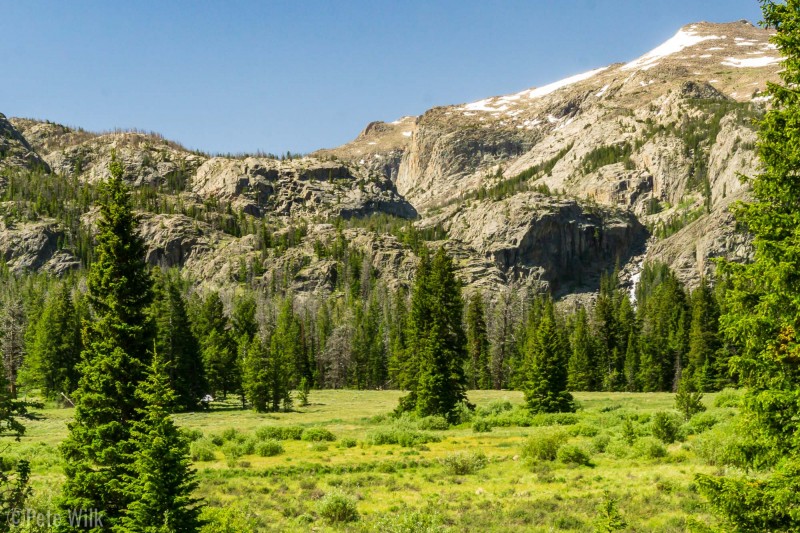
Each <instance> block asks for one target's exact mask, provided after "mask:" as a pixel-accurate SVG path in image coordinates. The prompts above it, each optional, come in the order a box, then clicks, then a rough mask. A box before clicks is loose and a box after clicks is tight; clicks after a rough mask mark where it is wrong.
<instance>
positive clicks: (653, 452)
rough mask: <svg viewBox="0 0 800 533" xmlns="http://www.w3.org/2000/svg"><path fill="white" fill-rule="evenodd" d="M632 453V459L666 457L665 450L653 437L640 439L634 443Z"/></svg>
mask: <svg viewBox="0 0 800 533" xmlns="http://www.w3.org/2000/svg"><path fill="white" fill-rule="evenodd" d="M632 452H633V455H634V457H641V458H643V459H659V458H661V457H666V455H667V448H666V447H665V446H664V443H663V441H661V440H660V439H657V438H655V437H642V438H640V439H638V440H637V441H636V442H635V443H634V445H633V450H632Z"/></svg>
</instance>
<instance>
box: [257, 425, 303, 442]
mask: <svg viewBox="0 0 800 533" xmlns="http://www.w3.org/2000/svg"><path fill="white" fill-rule="evenodd" d="M303 432H304V429H303V428H302V427H300V426H286V427H280V426H263V427H260V428H258V429H257V430H256V438H257V439H258V440H268V439H272V440H300V438H301V437H302V436H303Z"/></svg>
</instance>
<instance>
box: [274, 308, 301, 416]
mask: <svg viewBox="0 0 800 533" xmlns="http://www.w3.org/2000/svg"><path fill="white" fill-rule="evenodd" d="M302 348H303V346H302V339H301V331H300V323H299V321H298V320H297V317H296V315H295V314H294V307H293V304H292V298H291V297H287V298H285V299H284V300H283V302H281V304H280V307H279V311H278V319H277V321H276V323H275V330H274V331H273V332H272V335H271V337H270V339H269V355H268V361H269V365H268V372H267V383H268V384H269V401H270V403H271V409H272V410H273V411H278V410H279V409H280V408H281V406H283V408H284V409H289V408H291V406H292V396H291V391H292V387H293V385H294V384H295V383H296V382H299V380H300V378H301V377H302V376H300V377H298V376H297V375H296V370H297V368H298V360H299V359H300V358H301V357H304V356H305V354H304V353H302V351H301V350H302ZM301 368H302V367H301Z"/></svg>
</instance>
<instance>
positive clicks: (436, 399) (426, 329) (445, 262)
mask: <svg viewBox="0 0 800 533" xmlns="http://www.w3.org/2000/svg"><path fill="white" fill-rule="evenodd" d="M454 270H455V268H454V266H453V261H452V259H451V258H450V257H449V256H448V255H447V254H446V253H445V251H444V248H439V250H438V251H437V252H436V254H435V255H434V256H433V258H431V257H430V255H429V253H428V252H427V251H423V252H422V257H421V258H420V266H419V268H418V269H417V278H416V280H415V283H414V292H413V294H412V297H411V311H410V313H409V332H408V337H409V339H408V347H409V349H408V351H407V352H406V361H405V365H404V384H405V385H406V387H407V388H408V389H409V394H408V395H407V396H405V397H404V398H402V399H401V400H400V406H399V407H398V409H399V410H400V411H409V410H413V411H415V412H416V413H417V414H418V415H420V416H428V415H442V416H445V417H448V418H449V419H451V420H452V419H454V416H455V409H456V406H457V405H458V404H459V403H461V402H465V401H466V398H467V394H466V390H467V383H466V376H465V375H464V363H465V362H466V358H467V350H466V335H465V334H464V328H463V322H462V313H463V307H464V305H463V302H462V299H461V284H460V283H459V281H458V279H457V278H456V276H455V271H454Z"/></svg>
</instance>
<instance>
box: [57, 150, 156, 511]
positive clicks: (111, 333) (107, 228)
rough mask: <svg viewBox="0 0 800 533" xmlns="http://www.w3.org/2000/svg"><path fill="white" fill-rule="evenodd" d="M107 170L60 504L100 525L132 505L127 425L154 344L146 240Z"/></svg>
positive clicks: (114, 166)
mask: <svg viewBox="0 0 800 533" xmlns="http://www.w3.org/2000/svg"><path fill="white" fill-rule="evenodd" d="M109 170H110V171H111V178H110V179H109V180H108V182H106V183H105V184H104V186H103V189H104V194H105V199H104V202H103V203H102V204H101V206H100V218H99V220H98V223H97V227H98V235H97V246H96V248H95V261H94V263H92V267H91V269H90V271H89V277H88V282H87V285H88V289H89V292H88V298H89V303H90V305H91V309H92V311H93V316H92V317H91V319H89V320H87V322H86V324H85V328H84V331H85V338H84V345H85V349H84V352H83V354H82V363H81V378H80V381H79V384H78V389H77V391H76V392H75V401H76V405H75V416H74V420H73V421H72V422H71V423H70V424H69V435H68V436H67V438H66V440H65V441H64V442H63V444H62V446H61V450H62V454H63V457H64V473H65V474H66V481H65V483H64V487H63V497H62V500H61V508H62V509H63V510H64V512H65V513H69V512H75V511H77V510H84V511H88V510H90V509H96V510H99V511H100V519H101V521H102V523H103V526H104V527H110V526H113V525H114V524H115V523H117V521H118V519H119V518H120V517H121V516H122V514H123V513H124V511H125V509H127V507H128V504H129V503H130V494H129V492H128V491H127V490H126V480H127V479H130V477H131V476H132V475H134V472H133V465H132V453H134V452H135V450H136V443H135V442H134V441H132V440H131V438H130V437H131V436H130V430H131V426H132V424H133V423H134V422H137V421H139V420H141V416H142V415H141V407H142V402H141V400H140V399H139V398H137V396H136V394H135V393H136V389H137V387H138V385H139V383H140V382H141V381H142V379H143V378H144V376H145V374H146V371H147V365H148V364H149V359H150V352H149V350H150V349H151V348H152V346H153V328H152V322H151V320H150V318H149V313H148V307H149V305H150V303H151V301H152V296H153V292H152V279H151V277H150V272H149V270H148V269H147V266H146V264H145V262H144V256H145V248H144V243H143V242H142V240H141V237H139V235H138V234H137V231H136V229H137V219H136V216H135V215H134V213H133V209H132V206H131V200H130V194H129V192H128V189H127V187H126V186H125V184H124V183H123V182H122V165H121V164H120V163H119V162H118V161H116V159H114V160H112V163H111V165H110V167H109ZM94 525H95V526H97V525H98V524H94ZM90 526H91V524H90Z"/></svg>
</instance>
